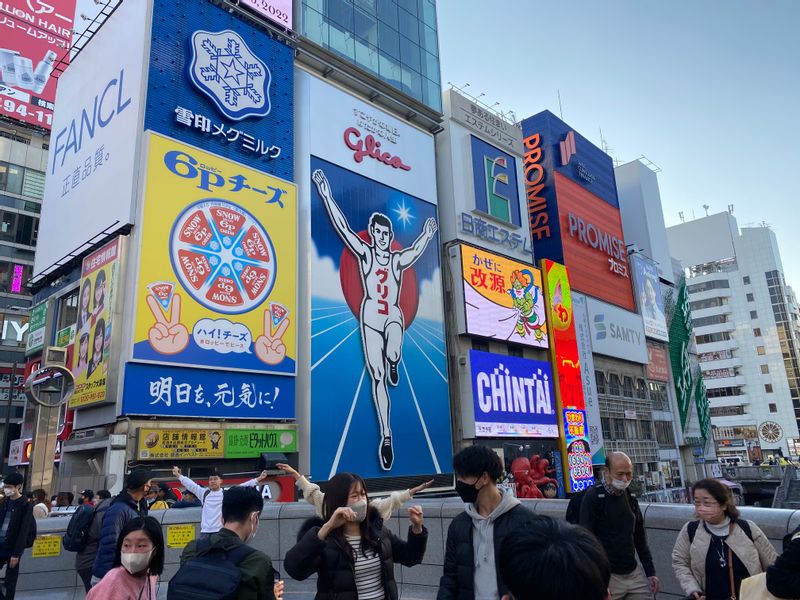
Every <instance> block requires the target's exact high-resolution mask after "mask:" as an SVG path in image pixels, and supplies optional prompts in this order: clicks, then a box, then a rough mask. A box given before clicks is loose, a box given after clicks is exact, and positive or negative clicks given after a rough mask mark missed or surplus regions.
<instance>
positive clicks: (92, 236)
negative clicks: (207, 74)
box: [34, 0, 149, 276]
mask: <svg viewBox="0 0 800 600" xmlns="http://www.w3.org/2000/svg"><path fill="white" fill-rule="evenodd" d="M147 7H148V3H147V2H145V0H126V1H125V2H124V3H121V4H120V5H119V7H118V8H117V9H116V10H115V11H114V14H113V16H112V17H111V18H110V19H108V22H106V23H104V24H103V27H102V28H100V30H99V31H97V33H96V34H95V35H94V36H93V37H92V40H91V44H87V45H86V47H85V48H84V49H83V51H82V52H81V53H80V54H79V55H78V56H76V57H75V60H74V61H73V62H72V64H71V65H70V66H69V68H68V69H67V70H66V71H65V72H64V74H63V75H61V76H60V77H59V83H58V96H57V102H56V104H57V107H58V108H57V109H56V111H55V113H54V115H53V130H52V133H51V136H50V152H49V156H48V163H47V177H46V178H45V184H44V198H43V200H42V216H41V221H40V224H39V235H38V242H37V245H36V259H35V265H34V276H36V275H39V274H41V273H43V272H45V271H48V270H49V269H50V268H51V267H52V266H53V265H54V264H55V263H56V262H58V261H61V260H62V259H63V258H64V257H66V256H67V255H69V254H77V253H78V252H81V251H85V250H88V249H89V247H90V243H92V242H94V241H97V240H99V239H102V238H103V237H106V236H109V235H111V234H113V233H114V232H116V231H118V230H119V229H122V228H124V227H126V226H128V225H129V224H131V223H133V205H134V197H135V196H136V194H137V181H138V172H139V171H138V158H139V154H138V150H139V145H138V140H139V139H140V137H141V133H140V132H141V124H140V123H141V114H142V110H143V105H144V102H143V100H142V98H141V95H142V77H143V74H144V55H145V44H146V40H147V38H148V37H149V32H148V31H147V27H146V22H147V10H148V8H147ZM109 190H113V193H109ZM87 215H91V219H89V218H87Z"/></svg>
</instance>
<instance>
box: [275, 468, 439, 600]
mask: <svg viewBox="0 0 800 600" xmlns="http://www.w3.org/2000/svg"><path fill="white" fill-rule="evenodd" d="M322 516H323V518H322V519H319V518H317V517H314V518H312V519H309V520H308V521H306V523H305V524H304V525H303V527H302V528H301V529H300V533H299V534H298V538H297V539H298V541H297V544H295V546H294V547H293V548H292V549H291V550H289V552H288V553H287V554H286V557H285V559H284V567H285V569H286V572H287V573H288V574H289V575H290V576H291V577H293V578H294V579H297V580H298V581H302V580H304V579H307V578H308V577H310V576H311V575H313V574H314V573H316V574H317V576H318V579H317V595H316V598H317V599H318V600H328V599H334V598H335V599H336V600H359V599H360V600H369V599H371V598H376V599H385V600H398V593H397V584H396V583H395V580H394V563H395V561H396V562H398V563H400V564H402V565H405V566H407V567H412V566H414V565H418V564H419V563H420V562H422V557H423V556H424V555H425V546H426V544H427V541H428V531H427V530H426V529H425V528H424V527H423V525H422V508H421V507H419V506H413V507H411V508H409V509H408V516H409V520H410V521H411V527H410V528H409V531H408V540H407V541H405V542H404V541H403V540H401V539H399V538H398V537H396V536H395V535H393V534H392V533H391V532H390V531H388V530H387V529H384V528H383V519H382V518H381V517H380V515H379V514H378V511H377V510H376V509H375V508H374V507H372V506H370V505H369V498H368V497H367V488H366V485H365V484H364V480H363V479H362V478H361V477H359V476H358V475H355V474H353V473H339V474H337V475H335V476H334V477H332V478H331V480H330V481H329V482H328V485H327V486H326V489H325V504H324V506H323V511H322Z"/></svg>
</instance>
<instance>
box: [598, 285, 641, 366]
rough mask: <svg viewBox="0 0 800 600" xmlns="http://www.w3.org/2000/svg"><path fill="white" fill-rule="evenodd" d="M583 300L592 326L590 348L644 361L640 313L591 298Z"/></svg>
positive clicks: (611, 354)
mask: <svg viewBox="0 0 800 600" xmlns="http://www.w3.org/2000/svg"><path fill="white" fill-rule="evenodd" d="M586 301H587V302H586V306H587V308H588V310H589V323H590V324H591V328H592V350H593V351H594V352H596V353H597V354H605V355H606V356H612V357H615V358H621V359H623V360H629V361H631V362H637V363H641V364H647V342H646V341H645V337H644V323H643V322H642V316H641V315H639V314H637V313H632V312H629V311H627V310H623V309H621V308H617V307H616V306H612V305H611V304H606V303H605V302H601V301H600V300H595V299H594V298H587V299H586Z"/></svg>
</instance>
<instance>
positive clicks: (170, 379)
mask: <svg viewBox="0 0 800 600" xmlns="http://www.w3.org/2000/svg"><path fill="white" fill-rule="evenodd" d="M294 387H295V380H294V377H282V376H280V375H262V374H259V373H238V372H235V371H215V370H211V369H194V368H189V369H186V368H181V367H172V366H159V365H149V364H138V363H127V364H126V365H125V387H124V392H123V401H122V414H123V415H147V416H163V417H193V418H200V419H203V418H217V419H294V418H295V413H294Z"/></svg>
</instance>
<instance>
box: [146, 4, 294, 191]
mask: <svg viewBox="0 0 800 600" xmlns="http://www.w3.org/2000/svg"><path fill="white" fill-rule="evenodd" d="M293 56H294V55H293V51H292V49H291V48H289V47H288V46H286V45H285V44H282V43H280V42H277V41H275V40H273V39H272V38H271V37H270V36H269V35H268V34H267V33H266V32H265V31H262V30H259V29H258V28H257V27H256V26H255V25H254V24H252V23H250V22H248V21H247V20H245V19H243V18H242V17H240V16H238V15H236V14H234V13H232V12H229V11H227V10H225V9H224V8H221V7H219V6H216V5H215V4H212V3H210V2H192V1H190V0H175V1H167V0H157V1H156V2H155V5H154V9H153V29H152V42H151V49H150V73H149V79H148V89H147V110H146V113H145V129H151V130H153V131H157V132H159V133H163V134H165V135H167V136H169V137H171V138H174V139H177V140H181V141H183V142H186V143H189V144H192V145H194V146H196V147H198V148H201V149H203V150H206V151H208V152H211V153H212V154H216V155H219V156H222V157H225V158H229V159H231V160H234V161H236V162H238V163H242V164H245V165H247V166H250V167H253V168H255V169H258V170H260V171H264V172H267V173H271V174H273V175H276V176H278V177H281V178H283V179H287V180H289V181H293V179H294V89H293V86H294V78H293Z"/></svg>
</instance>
